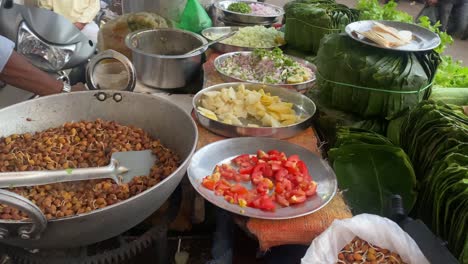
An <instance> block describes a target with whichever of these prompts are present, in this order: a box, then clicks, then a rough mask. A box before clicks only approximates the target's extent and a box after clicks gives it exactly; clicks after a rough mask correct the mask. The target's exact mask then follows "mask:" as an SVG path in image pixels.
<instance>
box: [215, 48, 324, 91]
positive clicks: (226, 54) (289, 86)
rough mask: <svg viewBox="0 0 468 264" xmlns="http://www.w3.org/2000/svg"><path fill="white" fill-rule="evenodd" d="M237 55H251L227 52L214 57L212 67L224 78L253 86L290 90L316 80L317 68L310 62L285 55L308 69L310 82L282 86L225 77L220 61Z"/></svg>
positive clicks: (244, 52) (246, 52)
mask: <svg viewBox="0 0 468 264" xmlns="http://www.w3.org/2000/svg"><path fill="white" fill-rule="evenodd" d="M237 54H252V52H251V51H235V52H229V53H225V54H222V55H219V56H218V57H216V59H215V60H214V62H213V64H214V67H215V69H216V71H217V72H218V73H219V74H221V75H222V76H224V77H227V78H230V79H234V80H238V81H240V82H247V83H255V84H263V85H271V86H281V87H288V88H292V89H295V87H299V86H303V85H308V84H312V83H313V82H314V81H315V79H316V76H315V72H316V71H317V67H316V66H315V65H314V64H313V63H311V62H308V61H306V60H303V59H301V58H298V57H294V56H290V55H287V54H285V55H286V56H288V57H290V58H292V59H293V60H295V61H296V62H299V63H301V64H303V65H304V66H305V67H307V68H309V69H310V70H311V71H312V73H313V76H312V78H311V79H310V80H307V81H305V82H301V83H294V84H288V83H284V84H270V83H262V82H256V81H248V80H242V79H239V78H236V77H233V76H230V75H227V74H225V73H223V72H222V71H221V70H220V68H219V67H220V65H219V64H220V62H219V61H220V60H222V59H224V58H226V57H231V56H234V55H237Z"/></svg>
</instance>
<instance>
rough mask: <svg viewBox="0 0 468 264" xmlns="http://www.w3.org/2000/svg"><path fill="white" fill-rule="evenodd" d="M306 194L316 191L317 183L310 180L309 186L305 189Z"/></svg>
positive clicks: (313, 193)
mask: <svg viewBox="0 0 468 264" xmlns="http://www.w3.org/2000/svg"><path fill="white" fill-rule="evenodd" d="M305 193H306V195H307V196H313V195H315V194H316V193H317V183H316V182H314V181H311V182H310V183H309V188H308V189H307V190H306V191H305Z"/></svg>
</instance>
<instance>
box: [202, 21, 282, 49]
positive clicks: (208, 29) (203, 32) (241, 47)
mask: <svg viewBox="0 0 468 264" xmlns="http://www.w3.org/2000/svg"><path fill="white" fill-rule="evenodd" d="M213 28H229V29H240V28H242V27H229V26H225V27H209V28H205V29H204V30H202V32H201V35H202V36H203V37H204V38H206V39H207V40H210V41H213V40H214V39H211V38H209V37H208V36H206V33H207V32H208V31H210V30H212V29H213ZM228 39H229V38H228ZM220 44H221V45H224V46H226V48H230V49H250V50H254V49H274V48H282V47H284V46H286V44H283V45H278V46H271V47H266V48H258V47H243V46H237V45H232V44H225V43H222V42H218V43H216V44H214V45H213V47H214V48H216V45H220ZM246 51H248V50H246Z"/></svg>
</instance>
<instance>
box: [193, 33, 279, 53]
mask: <svg viewBox="0 0 468 264" xmlns="http://www.w3.org/2000/svg"><path fill="white" fill-rule="evenodd" d="M234 30H239V27H210V28H206V29H204V30H203V31H202V32H201V34H202V36H203V37H205V38H206V39H208V40H213V38H211V37H210V34H221V35H226V34H228V33H230V32H232V31H234ZM283 46H284V45H280V46H273V47H268V48H265V49H273V48H275V47H283ZM212 47H213V48H214V49H215V50H217V51H219V52H222V53H228V52H234V51H253V50H254V49H255V48H251V47H241V46H235V45H229V44H224V43H222V42H218V43H216V44H213V46H212Z"/></svg>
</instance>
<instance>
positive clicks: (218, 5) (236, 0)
mask: <svg viewBox="0 0 468 264" xmlns="http://www.w3.org/2000/svg"><path fill="white" fill-rule="evenodd" d="M222 2H227V1H220V2H216V3H215V4H214V5H215V7H216V8H218V9H219V10H222V11H223V12H227V13H232V14H236V15H243V16H249V17H280V16H282V15H284V9H283V8H281V7H279V6H275V5H272V4H267V3H262V2H256V1H245V0H241V1H239V0H234V1H229V2H238V3H250V4H260V5H264V6H268V7H271V8H274V9H275V10H276V11H278V14H276V15H268V16H267V15H253V14H244V13H238V12H233V11H231V10H227V9H225V8H224V7H222V6H221V5H220V3H222Z"/></svg>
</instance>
